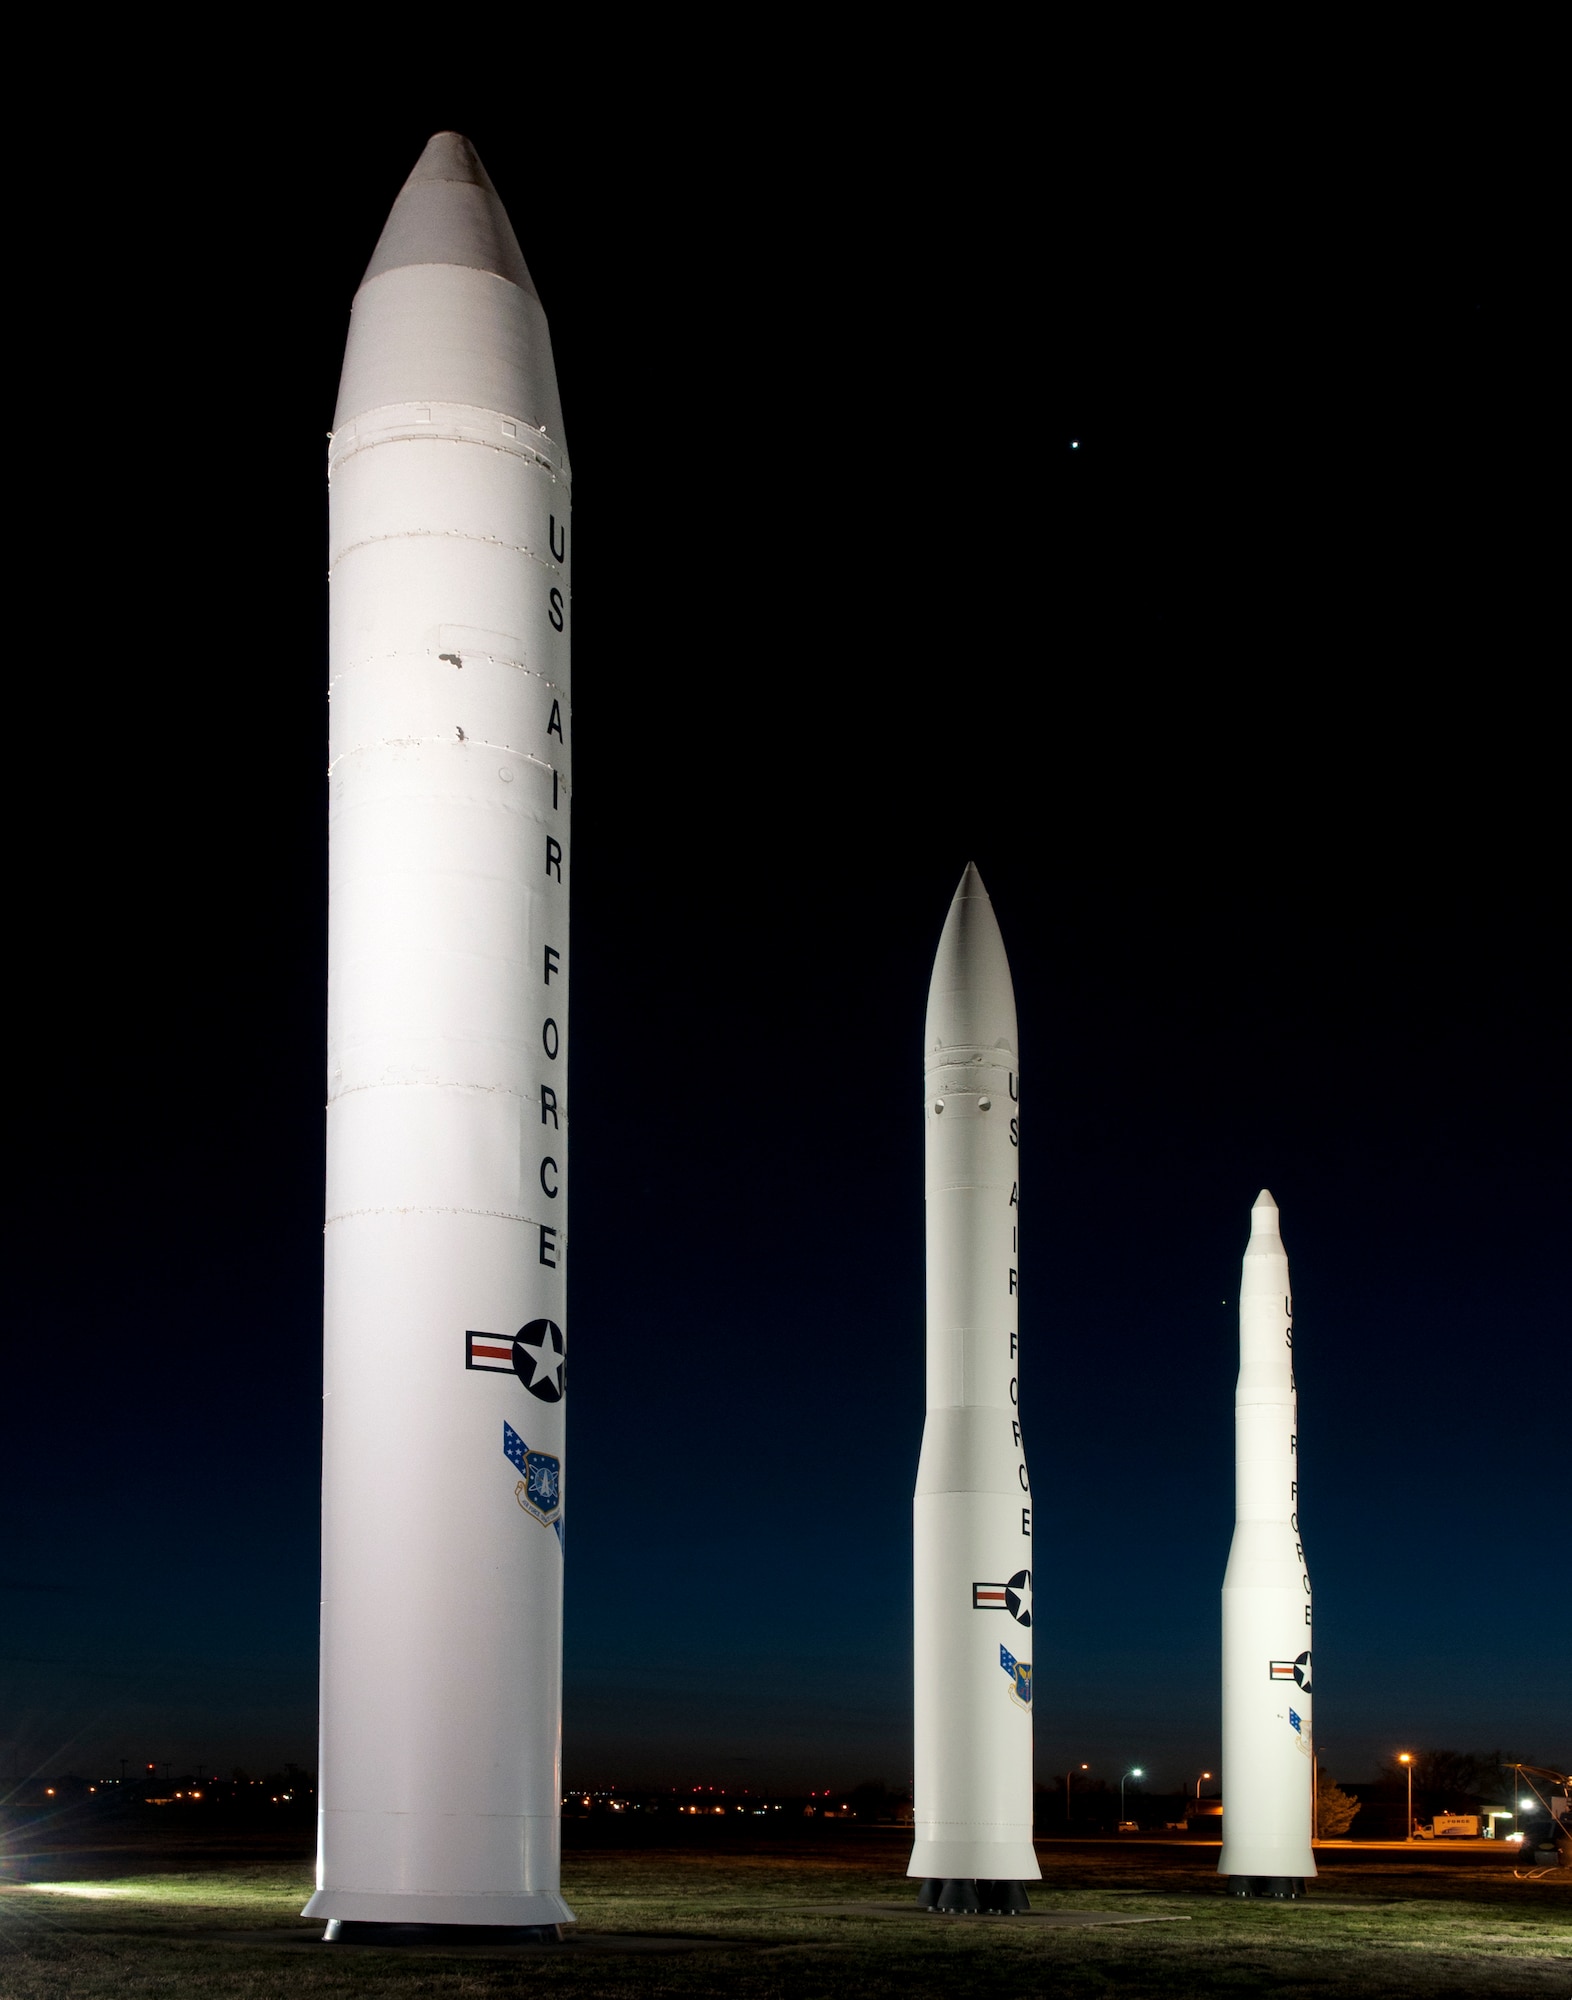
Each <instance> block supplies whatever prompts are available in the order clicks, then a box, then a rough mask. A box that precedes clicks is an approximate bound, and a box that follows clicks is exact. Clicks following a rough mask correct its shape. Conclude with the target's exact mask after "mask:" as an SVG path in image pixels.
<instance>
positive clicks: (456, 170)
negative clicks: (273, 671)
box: [306, 132, 572, 1938]
mask: <svg viewBox="0 0 1572 2000" xmlns="http://www.w3.org/2000/svg"><path fill="white" fill-rule="evenodd" d="M328 469H329V479H330V489H329V498H330V509H329V513H330V541H331V549H330V580H331V582H330V591H331V630H330V645H329V653H330V675H331V700H332V706H331V744H330V753H329V754H330V762H329V772H330V777H329V828H330V841H329V919H328V1112H327V1229H326V1292H325V1303H324V1365H323V1390H324V1400H323V1469H322V1709H321V1747H320V1753H319V1754H320V1779H319V1801H320V1810H319V1816H318V1847H317V1892H316V1894H315V1895H314V1896H313V1897H312V1898H311V1901H310V1903H309V1904H308V1905H307V1909H306V1914H307V1915H309V1916H321V1917H326V1918H328V1919H329V1920H330V1921H329V1924H328V1932H327V1935H328V1936H329V1937H330V1938H334V1937H352V1936H355V1935H356V1934H357V1932H358V1934H359V1935H362V1936H369V1935H375V1934H378V1933H379V1932H380V1931H381V1928H382V1927H383V1926H387V1925H400V1926H407V1925H411V1924H414V1925H459V1926H471V1925H486V1926H491V1927H496V1926H506V1927H521V1928H523V1929H526V1930H530V1931H534V1932H535V1933H536V1934H537V1935H540V1934H542V1933H543V1932H544V1931H545V1930H546V1929H548V1928H554V1927H555V1926H556V1925H558V1924H560V1923H562V1922H565V1921H571V1918H572V1913H571V1911H570V1910H569V1909H568V1907H567V1905H566V1904H565V1903H564V1902H563V1900H562V1896H561V1893H560V1871H559V1848H560V1807H561V1784H560V1781H559V1769H560V1745H561V1707H562V1703H561V1680H562V1668H561V1658H562V1563H563V1538H562V1520H563V1516H562V1503H563V1493H564V1486H565V1481H564V1408H565V1405H564V1401H563V1373H564V1344H565V1342H564V1329H565V1328H566V1325H567V1314H566V1312H565V1310H564V1302H565V1296H566V1293H565V1287H566V1269H567V1242H568V1236H567V1227H566V1211H567V1201H568V1198H567V1123H568V1120H567V1104H568V1099H567V1083H566V1079H567V1063H568V1035H567V1019H568V1016H567V994H568V883H569V852H570V843H569V839H568V810H569V798H570V791H571V787H570V772H569V752H570V748H571V743H572V732H571V716H570V710H569V702H568V612H569V592H568V554H569V550H568V461H567V453H566V450H565V448H564V445H563V438H562V418H561V412H560V410H559V407H558V400H557V386H556V376H555V373H554V370H553V367H552V358H551V342H550V339H549V336H548V334H547V331H546V320H545V315H544V314H543V313H542V311H541V307H540V301H539V300H538V299H537V297H536V296H535V289H534V286H533V285H532V283H531V282H530V276H529V272H528V271H527V270H526V269H525V265H524V259H523V257H522V256H521V255H520V253H519V246H518V242H517V240H516V238H515V237H514V234H513V230H512V227H511V225H510V224H509V222H508V218H507V215H506V213H505V212H504V210H503V207H502V204H501V202H500V201H499V200H498V199H497V194H496V191H495V189H494V188H493V187H492V185H491V182H490V181H489V180H488V179H487V177H486V172H485V169H484V168H483V167H482V166H481V164H480V161H479V160H478V159H477V158H476V156H475V153H474V150H473V148H472V147H471V146H470V145H469V142H468V141H467V140H465V139H462V138H460V137H459V136H458V135H457V134H456V133H452V132H444V133H439V134H438V136H437V137H436V138H434V139H433V140H432V141H431V143H430V144H429V145H428V146H427V148H426V150H425V152H424V153H423V154H422V156H421V158H420V161H419V163H418V164H417V166H416V167H415V170H414V172H413V173H412V174H411V175H410V177H409V180H408V181H407V182H406V183H405V186H404V189H403V192H402V193H401V194H400V195H399V197H398V200H397V202H396V203H395V204H394V207H393V210H392V212H391V214H390V215H389V217H388V221H387V226H386V227H385V228H384V230H383V232H382V236H381V239H380V241H379V242H378V244H377V248H376V253H375V255H374V256H373V257H372V260H371V264H370V267H369V269H368V270H367V272H366V275H365V278H364V279H363V281H362V283H361V286H360V290H359V292H358V293H357V294H356V297H355V304H354V312H353V315H352V319H351V323H350V330H349V343H348V347H347V350H346V352H345V356H344V372H343V376H342V378H341V382H340V387H339V403H338V413H337V416H336V418H335V420H334V428H333V436H332V442H331V445H330V448H329V454H328Z"/></svg>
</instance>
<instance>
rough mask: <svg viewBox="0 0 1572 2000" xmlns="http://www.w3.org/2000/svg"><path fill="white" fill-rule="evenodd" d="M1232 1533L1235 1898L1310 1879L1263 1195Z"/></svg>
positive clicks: (1276, 1319) (1288, 1451) (1286, 1418)
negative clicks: (1308, 1877)
mask: <svg viewBox="0 0 1572 2000" xmlns="http://www.w3.org/2000/svg"><path fill="white" fill-rule="evenodd" d="M1234 1467H1235V1471H1234V1480H1235V1501H1234V1540H1233V1547H1232V1549H1231V1550H1230V1551H1229V1556H1228V1571H1227V1574H1226V1575H1225V1576H1224V1578H1223V1852H1222V1858H1221V1859H1220V1860H1219V1862H1218V1864H1217V1867H1218V1873H1219V1874H1222V1875H1226V1876H1228V1877H1229V1886H1230V1888H1231V1890H1232V1892H1233V1893H1234V1894H1235V1895H1238V1896H1255V1895H1263V1896H1279V1897H1289V1896H1301V1895H1303V1894H1304V1886H1305V1878H1306V1877H1307V1876H1312V1875H1314V1874H1315V1872H1316V1869H1315V1855H1314V1853H1313V1851H1312V1849H1311V1844H1310V1843H1311V1836H1312V1821H1311V1810H1312V1804H1311V1802H1312V1797H1313V1793H1314V1784H1313V1781H1312V1780H1313V1772H1314V1769H1315V1755H1314V1750H1315V1746H1314V1740H1313V1738H1312V1736H1311V1727H1310V1714H1311V1710H1310V1572H1309V1570H1308V1569H1307V1567H1306V1565H1305V1551H1304V1540H1303V1537H1302V1536H1301V1534H1300V1532H1299V1399H1298V1394H1297V1391H1296V1389H1295V1386H1294V1308H1293V1297H1292V1293H1291V1290H1290V1287H1289V1282H1288V1255H1287V1252H1286V1251H1285V1250H1284V1249H1283V1239H1282V1237H1281V1236H1280V1235H1279V1234H1278V1228H1277V1204H1276V1202H1275V1201H1273V1199H1272V1197H1271V1196H1270V1195H1269V1194H1268V1193H1267V1192H1266V1190H1265V1189H1264V1188H1263V1189H1262V1190H1261V1192H1260V1194H1259V1195H1258V1196H1257V1197H1256V1203H1255V1207H1254V1208H1253V1209H1252V1210H1251V1211H1250V1243H1249V1247H1248V1248H1247V1249H1246V1251H1245V1257H1244V1275H1243V1277H1242V1279H1241V1280H1240V1286H1239V1385H1238V1388H1237V1389H1236V1390H1235V1392H1234Z"/></svg>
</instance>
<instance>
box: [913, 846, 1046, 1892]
mask: <svg viewBox="0 0 1572 2000" xmlns="http://www.w3.org/2000/svg"><path fill="white" fill-rule="evenodd" d="M923 1049H924V1057H923V1071H924V1076H923V1090H924V1100H923V1119H924V1125H925V1129H926V1142H925V1162H926V1196H927V1243H928V1337H927V1365H928V1414H927V1418H926V1421H925V1424H924V1427H923V1443H922V1458H921V1462H920V1464H919V1466H918V1472H917V1493H916V1499H915V1502H914V1505H913V1552H914V1571H915V1576H914V1582H915V1614H916V1616H915V1639H914V1660H913V1680H914V1696H915V1723H916V1729H915V1737H916V1742H915V1767H914V1787H913V1805H914V1820H915V1826H916V1838H915V1842H914V1845H913V1848H912V1858H911V1865H910V1866H909V1867H908V1869H907V1871H906V1872H907V1874H908V1875H913V1876H918V1877H925V1878H926V1877H940V1878H942V1879H946V1880H956V1879H959V1880H978V1881H1004V1882H1009V1881H1036V1880H1037V1879H1038V1877H1039V1875H1040V1873H1041V1871H1040V1870H1039V1868H1038V1866H1037V1857H1036V1854H1035V1853H1034V1851H1033V1848H1032V1717H1031V1710H1030V1707H1029V1706H1027V1705H1026V1704H1025V1703H1023V1701H1022V1700H1021V1699H1020V1680H1019V1677H1018V1676H1017V1675H1015V1674H1013V1673H1011V1672H1009V1671H1007V1670H1006V1668H1005V1667H1004V1666H1003V1664H1002V1663H1001V1653H1007V1654H1008V1655H1009V1656H1010V1657H1011V1658H1012V1659H1013V1660H1015V1661H1017V1662H1019V1663H1020V1665H1021V1666H1023V1667H1026V1668H1027V1669H1029V1668H1030V1665H1031V1662H1032V1659H1033V1656H1034V1649H1033V1644H1032V1641H1033V1634H1034V1630H1035V1626H1034V1624H1028V1623H1024V1622H1022V1621H1021V1619H1020V1618H1019V1617H1017V1615H1016V1614H1015V1611H1014V1610H1012V1609H1011V1608H1010V1604H1009V1601H1008V1599H1007V1601H1006V1603H1005V1604H1004V1605H1002V1606H1001V1605H995V1603H993V1602H992V1601H991V1597H992V1593H991V1592H988V1591H987V1586H990V1585H991V1586H993V1587H994V1589H995V1590H1003V1589H1004V1587H1006V1586H1008V1584H1009V1582H1010V1580H1011V1579H1012V1578H1013V1577H1017V1576H1019V1575H1021V1573H1022V1572H1025V1573H1026V1574H1027V1575H1028V1576H1029V1575H1030V1571H1031V1566H1032V1532H1031V1529H1032V1524H1031V1504H1032V1502H1031V1489H1030V1486H1029V1484H1028V1480H1027V1473H1026V1458H1025V1454H1024V1451H1023V1449H1022V1446H1021V1434H1020V1408H1019V1395H1020V1390H1019V1377H1020V1357H1019V1352H1018V1347H1019V1341H1018V1331H1017V1329H1018V1320H1017V1302H1018V1297H1019V1289H1020V1287H1019V1278H1018V1271H1019V1263H1020V1259H1019V1256H1018V1254H1017V1249H1018V1244H1019V1231H1018V1227H1017V1224H1018V1221H1019V1217H1020V1202H1019V1195H1020V1144H1019V1140H1020V1122H1019V1121H1020V1102H1019V1096H1020V1067H1019V1063H1018V1061H1017V1053H1016V1052H1017V1034H1016V1024H1015V991H1014V988H1013V986H1012V985H1011V983H1010V966H1009V961H1008V959H1007V958H1006V957H1005V953H1004V941H1003V939H1002V938H1001V937H1000V935H999V926H998V923H997V921H996V920H995V918H994V914H993V906H992V904H991V903H990V902H989V900H988V895H987V891H986V890H985V889H984V888H983V885H982V878H981V876H979V874H978V873H977V870H976V869H975V867H970V866H969V867H968V868H967V870H966V873H965V874H964V875H963V876H962V878H961V884H960V887H959V888H958V889H957V890H956V892H955V899H954V901H953V902H952V903H951V905H950V913H949V916H948V918H947V919H946V921H945V926H944V933H943V936H942V937H941V938H940V941H939V950H938V955H937V958H936V959H935V961H934V969H933V980H932V983H931V985H930V987H929V990H928V1016H927V1022H926V1026H925V1030H924V1036H923ZM941 1107H942V1108H941ZM979 1587H982V1588H983V1589H984V1592H985V1595H986V1596H987V1597H988V1598H989V1599H990V1601H988V1602H986V1603H985V1604H984V1606H982V1607H981V1608H979V1607H978V1606H977V1605H976V1604H975V1603H974V1597H975V1594H976V1592H977V1590H978V1588H979ZM1011 1595H1012V1596H1013V1597H1014V1599H1015V1607H1016V1610H1019V1611H1025V1612H1026V1613H1027V1616H1030V1615H1031V1613H1030V1608H1029V1607H1030V1599H1029V1596H1024V1595H1023V1594H1022V1593H1021V1592H1020V1591H1019V1590H1017V1591H1016V1592H1014V1593H1011Z"/></svg>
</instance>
